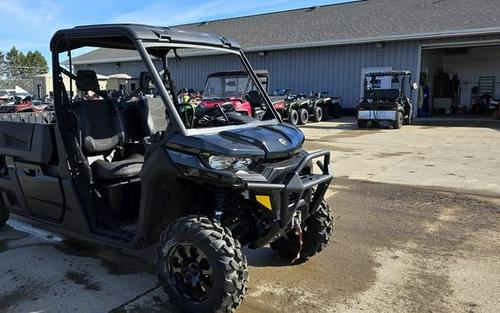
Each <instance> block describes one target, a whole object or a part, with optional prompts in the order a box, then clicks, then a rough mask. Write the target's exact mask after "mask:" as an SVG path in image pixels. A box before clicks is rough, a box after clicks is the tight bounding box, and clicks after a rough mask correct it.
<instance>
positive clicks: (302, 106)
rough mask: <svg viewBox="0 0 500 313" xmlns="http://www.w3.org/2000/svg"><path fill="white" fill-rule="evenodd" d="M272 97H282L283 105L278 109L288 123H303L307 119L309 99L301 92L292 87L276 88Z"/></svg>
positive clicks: (305, 122)
mask: <svg viewBox="0 0 500 313" xmlns="http://www.w3.org/2000/svg"><path fill="white" fill-rule="evenodd" d="M273 97H274V98H280V97H281V98H284V99H285V105H284V106H283V108H282V109H281V110H280V111H279V112H280V114H281V116H282V117H283V118H284V119H285V120H286V121H287V122H288V123H290V124H292V125H294V126H296V125H305V124H307V122H308V121H309V99H307V98H306V96H305V95H303V94H297V93H295V91H294V90H293V89H276V90H275V91H274V92H273Z"/></svg>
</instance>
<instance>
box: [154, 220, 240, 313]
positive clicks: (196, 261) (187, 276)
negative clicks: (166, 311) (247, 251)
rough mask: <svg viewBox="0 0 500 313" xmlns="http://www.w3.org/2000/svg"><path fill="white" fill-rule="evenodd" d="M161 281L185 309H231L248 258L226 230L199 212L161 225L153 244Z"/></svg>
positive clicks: (189, 310) (177, 302)
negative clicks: (156, 248)
mask: <svg viewBox="0 0 500 313" xmlns="http://www.w3.org/2000/svg"><path fill="white" fill-rule="evenodd" d="M158 269H159V278H160V282H161V283H162V285H163V288H164V290H165V292H166V293H167V294H168V295H169V297H170V300H171V301H172V302H173V303H175V304H176V305H178V306H179V307H180V309H181V310H182V311H186V312H233V311H234V310H235V309H236V307H237V306H238V305H239V304H240V303H241V301H242V300H243V298H244V296H245V293H246V290H247V282H248V271H247V260H246V257H245V256H244V255H243V253H242V251H241V245H240V243H239V242H238V241H237V240H236V239H234V238H233V237H232V234H231V231H230V230H229V229H227V228H224V227H222V226H221V225H220V224H219V223H218V222H217V221H215V220H211V219H209V218H207V217H203V216H187V217H181V218H179V219H177V220H176V221H175V222H173V223H171V224H170V225H168V226H167V227H166V229H165V230H164V231H163V233H162V234H161V237H160V243H159V245H158Z"/></svg>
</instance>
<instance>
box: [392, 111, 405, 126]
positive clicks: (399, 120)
mask: <svg viewBox="0 0 500 313" xmlns="http://www.w3.org/2000/svg"><path fill="white" fill-rule="evenodd" d="M401 126H403V113H401V112H399V111H398V112H397V113H396V120H395V121H394V123H393V124H392V127H393V128H394V129H400V128H401Z"/></svg>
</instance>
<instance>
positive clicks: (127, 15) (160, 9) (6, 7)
mask: <svg viewBox="0 0 500 313" xmlns="http://www.w3.org/2000/svg"><path fill="white" fill-rule="evenodd" d="M340 2H347V1H346V0H329V1H322V0H300V1H299V0H267V1H248V0H245V1H239V0H208V1H201V0H169V1H158V0H132V1H130V0H60V1H55V0H38V1H35V0H0V50H1V51H6V50H8V49H10V48H11V47H12V46H13V45H15V46H16V47H17V48H18V49H20V50H22V51H26V50H32V49H38V50H40V51H41V52H42V53H43V55H45V57H46V58H47V61H49V62H50V57H49V55H50V54H49V48H48V46H49V41H50V38H51V37H52V35H53V33H54V32H55V31H56V30H58V29H61V28H68V27H73V26H76V25H85V24H102V23H122V22H125V23H144V24H151V25H161V26H169V25H178V24H183V23H190V22H201V21H206V20H214V19H220V18H228V17H236V16H243V15H252V14H259V13H265V12H273V11H280V10H288V9H295V8H302V7H310V6H314V5H323V4H330V3H340Z"/></svg>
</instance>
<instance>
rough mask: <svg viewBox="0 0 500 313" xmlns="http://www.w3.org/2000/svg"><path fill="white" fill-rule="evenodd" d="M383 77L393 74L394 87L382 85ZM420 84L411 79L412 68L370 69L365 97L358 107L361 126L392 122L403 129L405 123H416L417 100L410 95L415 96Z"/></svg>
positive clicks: (392, 83) (395, 126)
mask: <svg viewBox="0 0 500 313" xmlns="http://www.w3.org/2000/svg"><path fill="white" fill-rule="evenodd" d="M383 77H391V86H390V88H382V86H381V85H380V83H381V78H383ZM407 88H408V89H407ZM417 88H418V86H417V84H416V83H412V81H411V72H410V71H387V72H368V73H366V74H365V77H364V97H363V100H362V101H361V103H360V104H359V105H358V107H357V111H356V116H357V121H358V127H359V128H365V127H367V126H368V125H369V124H371V125H372V126H379V125H382V124H388V125H390V126H392V127H393V128H394V129H399V128H401V126H402V125H410V124H412V123H413V104H412V101H411V99H410V97H408V96H407V95H410V96H411V92H412V91H413V90H416V89H417ZM407 90H409V92H407Z"/></svg>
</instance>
